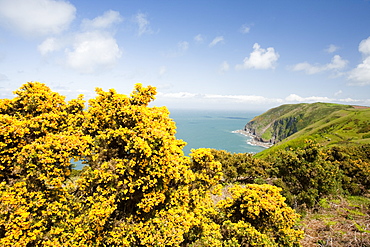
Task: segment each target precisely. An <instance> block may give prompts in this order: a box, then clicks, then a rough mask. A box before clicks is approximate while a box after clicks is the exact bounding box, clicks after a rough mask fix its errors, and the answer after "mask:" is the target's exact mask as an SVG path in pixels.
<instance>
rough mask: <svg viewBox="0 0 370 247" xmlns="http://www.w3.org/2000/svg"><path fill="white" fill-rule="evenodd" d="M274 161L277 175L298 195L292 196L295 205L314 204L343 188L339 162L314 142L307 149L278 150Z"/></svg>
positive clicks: (309, 143) (310, 205)
mask: <svg viewBox="0 0 370 247" xmlns="http://www.w3.org/2000/svg"><path fill="white" fill-rule="evenodd" d="M271 162H273V166H274V167H276V168H277V172H276V174H275V175H276V177H277V178H279V179H280V180H279V181H281V183H283V187H285V188H286V189H288V190H289V193H290V194H292V195H294V197H293V198H291V196H288V198H289V199H290V201H289V203H290V204H291V205H294V204H297V203H298V204H302V203H305V204H306V205H307V206H309V207H312V206H314V205H315V203H316V202H317V201H318V200H319V198H320V197H322V196H325V195H329V194H337V193H338V192H339V191H340V189H341V187H340V184H341V173H340V169H339V167H338V165H336V164H334V163H332V162H330V161H328V160H327V156H326V154H325V153H323V152H322V150H321V149H320V146H319V145H317V144H315V143H313V142H311V141H310V142H308V143H307V146H306V147H305V148H303V149H301V148H298V149H296V150H289V151H285V150H284V151H280V152H278V153H277V154H276V155H274V156H273V157H271ZM277 185H278V184H277Z"/></svg>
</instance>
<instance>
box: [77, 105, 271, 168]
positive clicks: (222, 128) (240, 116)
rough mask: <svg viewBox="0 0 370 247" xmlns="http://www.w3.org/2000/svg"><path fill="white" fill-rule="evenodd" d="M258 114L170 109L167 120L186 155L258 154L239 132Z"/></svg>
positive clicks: (258, 149)
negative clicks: (201, 152) (217, 152)
mask: <svg viewBox="0 0 370 247" xmlns="http://www.w3.org/2000/svg"><path fill="white" fill-rule="evenodd" d="M261 113H262V112H252V111H226V110H193V109H192V110H184V109H172V110H171V109H170V118H172V119H173V120H174V121H175V123H176V131H177V133H176V138H177V139H182V140H184V141H185V142H186V143H187V145H186V146H185V147H184V149H183V151H184V154H185V155H187V156H188V155H189V154H190V152H191V149H197V148H213V149H217V150H225V151H228V152H230V153H258V152H261V151H262V150H264V149H265V148H264V147H261V146H256V145H253V144H252V143H250V141H251V138H250V137H248V136H245V135H242V134H240V133H236V132H235V131H237V130H242V129H243V128H244V126H245V125H246V124H247V123H248V122H249V121H250V120H251V119H253V118H254V117H255V116H258V115H260V114H261ZM74 164H75V166H76V167H75V168H74V169H77V170H80V169H82V168H83V166H84V165H83V164H82V163H81V162H74Z"/></svg>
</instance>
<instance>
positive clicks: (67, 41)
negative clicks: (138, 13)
mask: <svg viewBox="0 0 370 247" xmlns="http://www.w3.org/2000/svg"><path fill="white" fill-rule="evenodd" d="M0 1H1V0H0ZM121 21H122V18H121V16H120V14H119V13H118V12H116V11H107V12H105V13H104V14H103V15H101V16H98V17H96V18H94V19H92V20H88V19H84V20H83V21H82V24H81V28H82V29H83V31H81V32H76V33H69V34H67V35H63V36H59V37H58V36H57V37H50V38H47V39H46V40H44V41H43V42H42V43H41V44H40V45H39V46H38V50H39V52H40V53H41V55H43V56H45V55H49V54H50V55H52V54H54V53H55V52H58V51H61V52H60V53H58V54H54V55H55V56H54V58H56V60H57V62H58V63H64V64H65V65H66V66H67V67H69V68H72V69H75V70H77V71H79V72H81V73H93V72H96V71H100V70H102V69H106V68H110V67H111V66H113V65H114V64H115V63H116V62H117V60H118V59H119V58H120V57H121V55H122V51H121V49H120V48H119V46H118V44H117V41H116V39H115V38H114V34H113V33H112V32H109V31H107V30H105V29H108V28H110V27H112V26H113V25H114V24H117V23H119V22H121ZM61 60H64V61H63V62H61Z"/></svg>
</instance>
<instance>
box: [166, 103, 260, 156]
mask: <svg viewBox="0 0 370 247" xmlns="http://www.w3.org/2000/svg"><path fill="white" fill-rule="evenodd" d="M261 113H262V112H251V111H249V112H248V111H226V110H183V109H181V110H179V109H176V110H170V117H171V118H172V119H173V120H174V121H175V123H176V127H177V129H176V131H177V133H176V138H177V139H182V140H184V141H185V142H186V143H187V145H186V146H185V147H184V149H183V151H184V153H185V155H188V154H189V153H190V150H191V149H197V148H214V149H218V150H226V151H228V152H231V153H258V152H260V151H262V150H264V149H265V148H264V147H261V146H256V145H253V144H251V143H250V141H251V138H250V137H248V136H245V135H242V134H240V133H235V131H236V130H242V129H244V126H245V125H246V124H247V123H248V122H249V121H250V120H251V119H253V118H254V117H255V116H258V115H260V114H261Z"/></svg>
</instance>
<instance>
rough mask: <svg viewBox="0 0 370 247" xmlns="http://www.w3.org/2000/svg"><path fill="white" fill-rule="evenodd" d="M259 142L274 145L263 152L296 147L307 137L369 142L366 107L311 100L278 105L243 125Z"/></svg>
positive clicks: (369, 110) (321, 140) (334, 141)
mask: <svg viewBox="0 0 370 247" xmlns="http://www.w3.org/2000/svg"><path fill="white" fill-rule="evenodd" d="M245 130H246V131H247V132H250V133H251V134H253V135H254V136H255V138H256V139H257V140H259V141H263V142H270V143H272V144H274V146H273V147H271V148H270V149H268V150H265V151H264V152H262V154H263V153H267V152H268V153H269V152H271V151H274V150H277V149H281V148H284V147H287V146H300V145H302V144H303V143H304V141H305V140H307V139H313V140H315V141H316V142H318V143H319V144H322V145H341V146H343V145H356V144H366V143H370V108H369V107H358V106H350V105H340V104H329V103H314V104H293V105H282V106H280V107H277V108H274V109H271V110H269V111H267V112H266V113H264V114H262V115H260V116H257V117H255V118H254V119H253V120H251V121H250V122H249V123H248V124H247V125H246V126H245Z"/></svg>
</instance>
